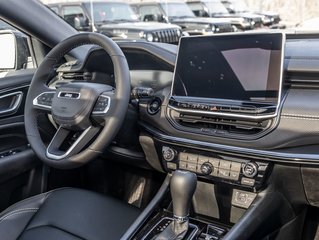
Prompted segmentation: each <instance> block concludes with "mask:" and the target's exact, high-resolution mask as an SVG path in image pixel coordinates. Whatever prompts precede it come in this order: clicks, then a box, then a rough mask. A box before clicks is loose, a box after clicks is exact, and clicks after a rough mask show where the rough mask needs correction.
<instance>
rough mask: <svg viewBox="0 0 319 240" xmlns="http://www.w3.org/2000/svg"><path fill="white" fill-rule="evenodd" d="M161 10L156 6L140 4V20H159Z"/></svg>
mask: <svg viewBox="0 0 319 240" xmlns="http://www.w3.org/2000/svg"><path fill="white" fill-rule="evenodd" d="M161 14H162V13H161V10H160V8H159V7H158V6H141V7H140V15H141V20H142V21H159V19H158V18H159V16H160V15H161Z"/></svg>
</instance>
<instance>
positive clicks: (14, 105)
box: [0, 91, 23, 115]
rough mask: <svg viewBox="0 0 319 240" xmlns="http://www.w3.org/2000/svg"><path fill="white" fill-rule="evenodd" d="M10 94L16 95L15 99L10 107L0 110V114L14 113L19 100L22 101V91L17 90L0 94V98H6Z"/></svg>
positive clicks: (19, 102)
mask: <svg viewBox="0 0 319 240" xmlns="http://www.w3.org/2000/svg"><path fill="white" fill-rule="evenodd" d="M11 96H16V97H17V99H16V100H15V102H14V104H13V106H12V107H10V108H8V109H4V110H0V115H6V114H13V113H15V112H16V111H17V110H18V108H19V106H20V104H21V102H22V96H23V92H21V91H19V92H13V93H8V94H5V95H1V96H0V100H1V99H3V98H7V97H11Z"/></svg>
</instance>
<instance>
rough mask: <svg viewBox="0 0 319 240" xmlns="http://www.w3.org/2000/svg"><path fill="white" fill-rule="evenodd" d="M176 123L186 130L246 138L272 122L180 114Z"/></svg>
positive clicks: (267, 126)
mask: <svg viewBox="0 0 319 240" xmlns="http://www.w3.org/2000/svg"><path fill="white" fill-rule="evenodd" d="M175 121H176V122H177V123H178V124H179V125H181V126H183V127H185V128H190V129H192V130H196V132H201V133H205V134H216V133H217V134H221V133H223V134H237V135H238V134H240V135H246V136H247V135H254V134H258V133H261V132H262V131H264V130H266V129H268V128H269V127H270V125H271V120H260V121H249V120H238V119H228V118H219V117H207V116H196V115H187V114H180V115H179V117H178V118H176V119H175Z"/></svg>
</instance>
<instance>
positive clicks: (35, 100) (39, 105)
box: [32, 91, 55, 110]
mask: <svg viewBox="0 0 319 240" xmlns="http://www.w3.org/2000/svg"><path fill="white" fill-rule="evenodd" d="M47 93H50V94H51V93H52V94H53V95H54V94H55V92H53V91H52V92H43V93H41V94H39V95H38V96H36V97H35V98H34V99H33V102H32V103H33V105H34V106H38V107H42V108H45V109H49V110H51V106H47V105H42V104H39V103H38V98H39V97H40V96H42V95H43V94H47Z"/></svg>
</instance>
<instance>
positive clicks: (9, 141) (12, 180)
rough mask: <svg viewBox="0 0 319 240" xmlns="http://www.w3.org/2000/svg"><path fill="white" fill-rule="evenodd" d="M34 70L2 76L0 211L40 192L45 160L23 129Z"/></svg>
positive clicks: (0, 90) (0, 89)
mask: <svg viewBox="0 0 319 240" xmlns="http://www.w3.org/2000/svg"><path fill="white" fill-rule="evenodd" d="M32 76H33V72H30V71H25V73H23V72H21V71H19V73H18V72H16V74H15V73H11V74H10V76H7V77H4V78H1V79H0V195H1V200H0V211H1V210H2V209H4V208H5V207H7V206H9V205H10V204H12V203H14V202H16V201H18V200H21V199H23V198H26V197H28V196H30V195H33V194H36V193H38V192H41V190H42V189H41V188H42V187H41V185H42V183H41V182H42V180H41V178H42V177H37V178H35V177H34V176H35V175H36V176H41V175H42V164H41V162H40V161H39V160H38V159H37V158H36V156H35V155H34V153H33V151H32V150H31V148H30V146H29V144H28V141H27V137H26V134H25V129H24V104H25V99H26V95H27V91H28V86H29V84H30V82H31V79H32Z"/></svg>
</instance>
